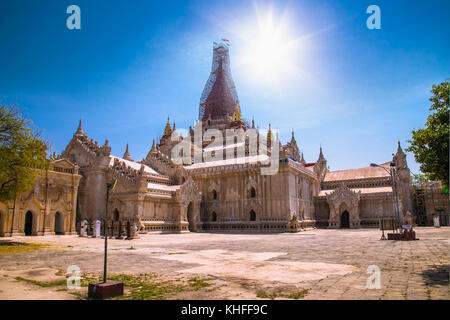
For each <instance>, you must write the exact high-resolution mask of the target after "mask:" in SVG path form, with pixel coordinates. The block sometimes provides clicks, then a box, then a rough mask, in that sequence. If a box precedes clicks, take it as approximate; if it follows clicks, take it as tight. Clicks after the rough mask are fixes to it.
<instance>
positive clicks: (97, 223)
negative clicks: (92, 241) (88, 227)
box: [93, 220, 102, 238]
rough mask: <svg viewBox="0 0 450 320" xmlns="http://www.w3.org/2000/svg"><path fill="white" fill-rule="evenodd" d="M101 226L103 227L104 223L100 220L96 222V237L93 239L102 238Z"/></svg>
mask: <svg viewBox="0 0 450 320" xmlns="http://www.w3.org/2000/svg"><path fill="white" fill-rule="evenodd" d="M101 225H102V223H101V222H100V220H96V221H95V224H94V235H93V237H94V238H98V237H101V233H100V232H101V230H100V229H101Z"/></svg>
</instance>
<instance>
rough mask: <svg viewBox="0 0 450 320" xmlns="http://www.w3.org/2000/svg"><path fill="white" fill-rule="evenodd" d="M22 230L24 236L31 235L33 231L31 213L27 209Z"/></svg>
mask: <svg viewBox="0 0 450 320" xmlns="http://www.w3.org/2000/svg"><path fill="white" fill-rule="evenodd" d="M23 232H24V233H25V235H26V236H31V234H32V232H33V213H32V212H31V211H27V213H26V214H25V227H24V229H23Z"/></svg>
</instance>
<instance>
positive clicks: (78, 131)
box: [75, 118, 84, 135]
mask: <svg viewBox="0 0 450 320" xmlns="http://www.w3.org/2000/svg"><path fill="white" fill-rule="evenodd" d="M75 134H76V135H82V134H84V132H83V128H82V127H81V118H80V122H79V123H78V129H77V132H75Z"/></svg>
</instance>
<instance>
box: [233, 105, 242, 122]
mask: <svg viewBox="0 0 450 320" xmlns="http://www.w3.org/2000/svg"><path fill="white" fill-rule="evenodd" d="M233 121H242V116H241V110H239V104H238V103H236V107H235V108H234V112H233Z"/></svg>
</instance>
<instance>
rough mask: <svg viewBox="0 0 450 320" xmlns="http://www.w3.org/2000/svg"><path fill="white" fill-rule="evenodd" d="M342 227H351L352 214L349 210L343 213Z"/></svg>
mask: <svg viewBox="0 0 450 320" xmlns="http://www.w3.org/2000/svg"><path fill="white" fill-rule="evenodd" d="M341 228H350V214H349V213H348V211H347V210H345V211H344V212H342V214H341Z"/></svg>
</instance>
